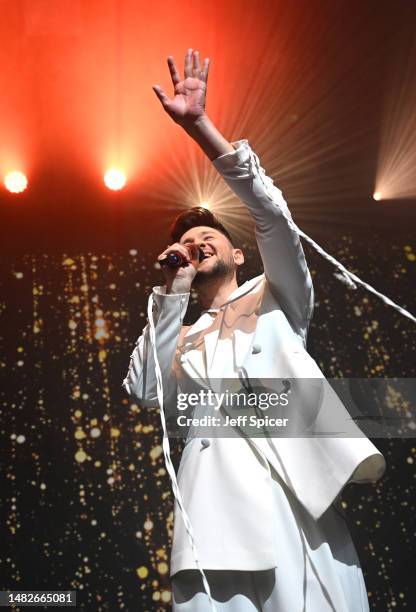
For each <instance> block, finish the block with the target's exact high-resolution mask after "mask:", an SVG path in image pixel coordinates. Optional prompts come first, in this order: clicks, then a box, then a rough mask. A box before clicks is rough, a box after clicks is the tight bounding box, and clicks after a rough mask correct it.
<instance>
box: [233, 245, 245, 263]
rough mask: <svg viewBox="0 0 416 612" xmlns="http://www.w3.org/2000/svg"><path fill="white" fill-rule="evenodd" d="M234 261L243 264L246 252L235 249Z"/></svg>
mask: <svg viewBox="0 0 416 612" xmlns="http://www.w3.org/2000/svg"><path fill="white" fill-rule="evenodd" d="M233 258H234V263H235V264H236V265H237V266H241V265H243V263H244V253H243V251H242V250H241V249H233Z"/></svg>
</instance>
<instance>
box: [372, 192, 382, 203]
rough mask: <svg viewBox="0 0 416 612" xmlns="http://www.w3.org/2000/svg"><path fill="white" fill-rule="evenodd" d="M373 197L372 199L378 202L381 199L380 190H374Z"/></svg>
mask: <svg viewBox="0 0 416 612" xmlns="http://www.w3.org/2000/svg"><path fill="white" fill-rule="evenodd" d="M373 198H374V200H376V201H377V202H379V201H380V200H381V192H380V191H375V192H374V193H373Z"/></svg>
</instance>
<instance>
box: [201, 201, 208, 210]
mask: <svg viewBox="0 0 416 612" xmlns="http://www.w3.org/2000/svg"><path fill="white" fill-rule="evenodd" d="M200 206H202V208H207V209H208V210H209V202H201V203H200Z"/></svg>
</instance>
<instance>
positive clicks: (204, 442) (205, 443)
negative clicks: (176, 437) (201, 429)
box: [201, 438, 211, 448]
mask: <svg viewBox="0 0 416 612" xmlns="http://www.w3.org/2000/svg"><path fill="white" fill-rule="evenodd" d="M210 444H211V442H210V441H209V440H207V439H206V438H202V440H201V446H202V447H203V448H208V446H210Z"/></svg>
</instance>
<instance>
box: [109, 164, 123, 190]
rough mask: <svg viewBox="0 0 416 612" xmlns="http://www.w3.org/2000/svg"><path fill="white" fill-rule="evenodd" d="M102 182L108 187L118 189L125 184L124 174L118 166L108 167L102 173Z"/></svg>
mask: <svg viewBox="0 0 416 612" xmlns="http://www.w3.org/2000/svg"><path fill="white" fill-rule="evenodd" d="M104 183H105V184H106V186H107V187H108V188H109V189H112V190H113V191H118V190H119V189H123V187H124V185H125V184H126V175H125V174H124V172H122V171H121V170H119V169H118V168H110V169H109V170H107V172H106V173H105V175H104Z"/></svg>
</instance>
